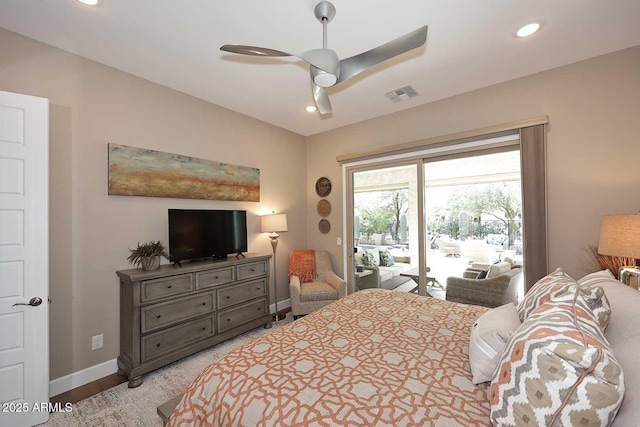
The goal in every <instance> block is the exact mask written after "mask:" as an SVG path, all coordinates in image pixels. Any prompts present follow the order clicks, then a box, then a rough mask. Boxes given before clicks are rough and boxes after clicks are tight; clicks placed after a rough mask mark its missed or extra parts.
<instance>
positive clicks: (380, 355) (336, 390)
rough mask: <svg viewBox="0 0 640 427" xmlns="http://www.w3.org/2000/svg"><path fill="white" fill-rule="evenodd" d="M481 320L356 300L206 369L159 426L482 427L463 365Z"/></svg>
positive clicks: (403, 303)
mask: <svg viewBox="0 0 640 427" xmlns="http://www.w3.org/2000/svg"><path fill="white" fill-rule="evenodd" d="M486 310H487V309H486V308H483V307H478V306H471V305H463V304H457V303H453V302H448V301H441V300H437V299H433V298H429V297H421V296H418V295H415V294H410V293H404V292H394V291H387V290H382V289H369V290H364V291H361V292H356V293H354V294H351V295H348V296H347V297H345V298H343V299H342V300H340V301H337V302H335V303H333V304H331V305H329V306H326V307H324V308H323V309H321V310H319V311H316V312H314V313H312V314H310V315H308V316H305V317H303V318H301V319H299V320H296V321H295V322H292V323H291V324H288V325H286V326H284V327H282V328H279V329H277V330H274V331H273V332H272V333H270V334H268V335H266V336H264V337H262V338H259V339H257V340H255V341H254V342H252V343H250V344H248V345H245V346H243V347H241V348H239V349H237V350H236V351H233V352H231V353H229V354H228V355H227V356H225V357H224V358H223V359H221V360H220V361H219V362H217V363H214V364H212V365H210V366H209V367H208V368H206V369H205V370H204V371H203V372H202V373H201V374H200V375H199V376H198V377H197V378H196V379H195V381H194V382H193V383H192V384H191V385H190V386H189V387H188V388H187V391H186V392H185V395H184V397H183V399H182V401H181V402H180V404H179V405H178V407H177V408H176V410H175V411H174V413H173V415H172V417H171V419H170V421H169V426H183V425H208V426H240V425H242V426H265V427H267V426H269V427H270V426H309V425H318V426H346V425H348V426H376V425H392V426H410V425H411V426H413V425H435V424H437V425H441V426H456V425H459V426H472V425H482V426H487V425H491V424H490V421H489V409H490V407H489V398H488V394H487V392H488V386H487V385H480V386H476V385H473V384H472V383H471V372H470V369H469V361H468V345H469V336H470V331H471V325H472V324H473V322H474V321H475V320H476V319H477V318H478V317H479V316H480V314H482V313H483V312H484V311H486Z"/></svg>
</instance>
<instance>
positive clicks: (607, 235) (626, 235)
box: [598, 215, 640, 259]
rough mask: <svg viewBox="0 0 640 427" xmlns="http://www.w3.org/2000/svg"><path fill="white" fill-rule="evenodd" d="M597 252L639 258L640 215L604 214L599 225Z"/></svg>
mask: <svg viewBox="0 0 640 427" xmlns="http://www.w3.org/2000/svg"><path fill="white" fill-rule="evenodd" d="M598 253H599V254H601V255H611V256H618V257H625V258H636V259H638V258H640V215H605V216H603V217H602V223H601V225H600V239H599V241H598Z"/></svg>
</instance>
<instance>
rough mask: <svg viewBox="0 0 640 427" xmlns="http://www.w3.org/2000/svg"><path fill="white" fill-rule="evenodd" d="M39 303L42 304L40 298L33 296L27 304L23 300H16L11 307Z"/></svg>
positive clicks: (33, 305) (36, 304)
mask: <svg viewBox="0 0 640 427" xmlns="http://www.w3.org/2000/svg"><path fill="white" fill-rule="evenodd" d="M40 304H42V298H40V297H33V298H31V299H30V300H29V302H28V303H27V304H25V303H23V302H17V303H15V304H13V306H12V307H15V306H16V305H30V306H31V307H37V306H39V305H40Z"/></svg>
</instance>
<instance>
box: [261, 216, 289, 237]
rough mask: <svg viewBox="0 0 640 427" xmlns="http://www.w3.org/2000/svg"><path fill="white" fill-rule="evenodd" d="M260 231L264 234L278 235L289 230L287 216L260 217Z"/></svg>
mask: <svg viewBox="0 0 640 427" xmlns="http://www.w3.org/2000/svg"><path fill="white" fill-rule="evenodd" d="M260 231H262V232H263V233H277V232H280V231H288V230H287V215H286V214H270V215H263V216H261V217H260Z"/></svg>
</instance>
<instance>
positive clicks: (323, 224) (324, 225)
mask: <svg viewBox="0 0 640 427" xmlns="http://www.w3.org/2000/svg"><path fill="white" fill-rule="evenodd" d="M318 230H320V232H321V233H322V234H327V233H328V232H329V230H331V224H330V223H329V221H327V220H326V219H321V220H320V222H319V223H318Z"/></svg>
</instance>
